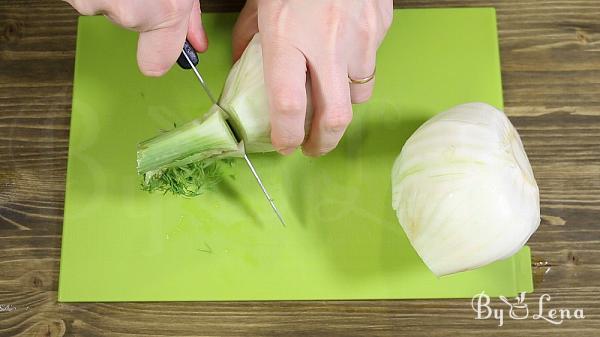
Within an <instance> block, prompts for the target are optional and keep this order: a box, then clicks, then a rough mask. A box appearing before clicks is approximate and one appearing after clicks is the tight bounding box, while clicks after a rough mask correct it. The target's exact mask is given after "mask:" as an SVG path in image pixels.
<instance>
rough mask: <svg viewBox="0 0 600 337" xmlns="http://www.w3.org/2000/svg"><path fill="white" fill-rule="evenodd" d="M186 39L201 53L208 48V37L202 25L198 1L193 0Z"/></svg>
mask: <svg viewBox="0 0 600 337" xmlns="http://www.w3.org/2000/svg"><path fill="white" fill-rule="evenodd" d="M187 40H188V41H189V42H190V43H191V44H192V47H194V49H196V51H198V52H200V53H203V52H205V51H206V49H207V48H208V38H207V37H206V32H205V31H204V27H203V26H202V16H201V11H200V2H199V1H194V4H193V5H192V11H191V13H190V21H189V23H188V31H187Z"/></svg>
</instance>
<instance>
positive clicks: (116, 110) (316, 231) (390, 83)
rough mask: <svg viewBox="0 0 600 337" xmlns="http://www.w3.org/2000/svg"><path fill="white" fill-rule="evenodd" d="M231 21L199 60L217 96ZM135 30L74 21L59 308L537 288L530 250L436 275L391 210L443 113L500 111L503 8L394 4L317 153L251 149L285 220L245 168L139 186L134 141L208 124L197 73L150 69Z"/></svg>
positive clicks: (214, 24)
mask: <svg viewBox="0 0 600 337" xmlns="http://www.w3.org/2000/svg"><path fill="white" fill-rule="evenodd" d="M234 21H235V15H232V14H204V15H203V22H204V24H205V27H206V29H207V31H208V35H209V37H210V38H211V45H210V48H209V51H208V52H207V53H206V54H204V55H202V56H201V61H200V67H201V69H202V72H203V74H204V75H205V79H206V81H207V82H208V83H209V85H210V86H211V87H212V89H213V91H214V92H217V93H218V92H220V89H221V87H222V85H223V82H224V79H225V77H226V75H227V72H228V69H229V67H230V65H231V64H230V59H231V58H230V41H231V37H230V35H231V28H232V25H233V23H234ZM135 51H136V34H135V33H132V32H128V31H125V30H123V29H120V28H117V27H115V26H114V25H112V24H111V23H109V22H108V21H107V20H105V19H104V18H102V17H82V18H80V20H79V30H78V37H77V57H76V62H75V82H74V90H73V112H72V117H71V135H70V150H69V161H68V171H67V188H66V199H65V216H64V230H63V241H62V256H61V265H60V285H59V300H60V301H189V300H308V299H391V298H440V297H442V298H444V297H445V298H448V297H469V298H470V297H471V296H473V295H474V294H477V293H480V292H481V291H485V292H486V293H488V294H490V295H499V294H503V295H507V296H509V295H514V294H516V293H517V292H520V291H532V278H531V267H530V255H529V250H528V248H524V249H523V250H521V252H519V253H518V254H517V255H515V256H513V257H512V258H509V259H506V260H504V261H500V262H496V263H494V264H491V265H489V266H486V267H484V268H480V269H478V270H473V271H469V272H463V273H460V274H456V275H452V276H447V277H443V278H436V277H435V276H434V275H433V274H432V273H431V272H430V271H429V270H428V269H427V267H426V266H425V265H424V264H423V263H422V262H421V260H420V259H419V257H418V255H417V254H416V253H415V251H414V250H413V248H412V247H411V245H410V243H409V242H408V240H407V238H406V236H405V235H404V233H403V231H402V228H401V227H400V225H399V224H398V221H397V220H396V217H395V214H394V212H393V210H392V207H391V186H390V170H391V167H392V163H393V161H394V159H395V157H396V156H397V155H398V153H399V152H400V149H401V148H402V145H403V144H404V142H405V140H406V139H407V138H408V137H409V136H410V134H411V133H412V132H413V131H414V130H415V129H416V128H417V127H418V126H419V125H420V124H421V123H422V122H423V121H424V120H426V119H427V118H429V117H430V116H432V115H433V114H435V113H436V112H439V111H442V110H444V109H447V108H449V107H451V106H453V105H455V104H459V103H464V102H470V101H483V102H487V103H490V104H493V105H495V106H497V107H500V108H501V107H502V86H501V79H500V66H499V56H498V43H497V32H496V20H495V12H494V10H493V9H443V10H438V9H436V10H399V11H396V12H395V19H394V23H393V25H392V27H391V29H390V31H389V33H388V35H387V37H386V39H385V41H384V43H383V45H382V46H381V48H380V50H379V53H378V60H377V61H378V62H377V78H376V81H377V82H376V88H375V92H374V95H373V98H372V99H371V101H369V102H368V103H367V104H363V105H360V106H355V107H354V120H353V122H352V124H351V126H350V128H349V130H348V132H347V134H346V135H345V137H344V139H343V141H342V143H341V144H340V146H339V147H338V148H337V149H336V150H335V151H333V152H332V153H331V154H329V155H327V156H325V157H322V158H306V157H304V156H302V154H301V153H299V151H298V152H297V153H295V154H293V155H291V156H288V157H282V156H280V155H278V154H254V155H251V157H252V160H253V161H254V163H255V165H256V168H257V169H258V171H259V172H260V174H261V175H262V177H263V180H264V183H265V185H266V186H267V187H268V189H269V191H270V192H271V194H272V195H273V197H274V198H275V200H276V202H277V205H278V206H279V208H280V210H281V212H282V213H283V215H284V217H285V219H286V221H287V224H288V225H287V227H286V228H284V227H282V226H281V224H280V223H279V222H278V220H277V218H276V217H275V215H274V214H273V212H272V211H271V208H270V207H269V205H268V203H267V202H266V200H265V199H264V197H263V195H262V193H261V191H260V189H259V188H258V186H257V184H256V182H255V181H254V179H253V177H252V176H251V174H250V172H249V171H248V170H247V167H246V166H245V165H244V163H243V162H240V161H238V162H235V163H234V167H233V175H234V177H233V178H229V177H228V178H226V181H225V182H224V183H223V184H221V185H220V186H219V187H218V188H217V189H216V190H215V191H214V192H211V193H208V194H206V195H203V196H200V197H197V198H193V199H185V198H181V197H174V196H171V195H161V194H148V193H146V192H143V191H141V190H140V189H139V180H138V177H137V176H136V170H135V166H136V144H137V142H139V141H140V140H143V139H146V138H148V137H151V136H153V135H155V134H156V133H157V132H159V130H161V129H169V128H171V127H172V126H173V123H178V124H179V123H183V122H185V121H188V120H190V119H192V118H194V117H198V116H199V115H200V114H202V113H203V112H205V111H206V110H207V109H208V107H209V105H210V104H209V101H208V98H207V97H206V95H205V94H204V92H203V91H202V90H201V88H200V86H199V84H198V83H197V81H196V79H195V77H194V76H193V74H192V73H191V72H189V71H184V70H181V69H178V68H173V69H172V70H171V71H170V72H169V73H168V74H167V75H166V76H164V77H162V78H146V77H143V76H142V75H141V74H140V73H139V71H138V69H137V65H136V60H135V54H136V53H135Z"/></svg>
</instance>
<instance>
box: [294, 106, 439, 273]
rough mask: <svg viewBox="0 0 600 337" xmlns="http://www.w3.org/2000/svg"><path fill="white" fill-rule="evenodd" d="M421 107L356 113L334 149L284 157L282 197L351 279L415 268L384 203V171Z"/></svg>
mask: <svg viewBox="0 0 600 337" xmlns="http://www.w3.org/2000/svg"><path fill="white" fill-rule="evenodd" d="M428 115H431V114H430V113H428V112H422V113H421V112H418V113H417V112H414V111H413V112H410V113H404V112H400V111H391V110H388V111H385V109H381V110H378V111H360V112H355V119H354V120H353V122H352V125H351V126H350V128H349V129H348V130H347V132H346V134H345V136H344V138H343V139H342V141H341V142H340V144H339V145H338V147H337V148H336V149H335V150H334V151H332V152H331V153H330V154H328V155H326V156H323V157H320V158H306V157H302V156H297V157H295V158H294V160H293V161H290V162H288V165H286V166H287V167H286V169H288V170H289V174H288V176H289V177H290V179H288V180H287V181H285V188H284V190H285V191H286V193H287V198H288V203H289V205H290V206H291V208H292V210H293V212H294V213H295V215H296V217H297V219H299V220H300V222H301V224H302V227H303V229H304V230H306V231H307V234H308V235H307V237H308V238H310V240H311V241H310V242H309V243H308V244H312V245H314V249H316V250H317V251H320V252H322V255H323V257H324V259H325V260H327V261H328V262H329V264H330V265H331V269H332V270H336V271H338V272H339V273H342V274H344V275H345V277H350V278H352V279H356V278H365V277H369V276H375V275H382V274H389V273H395V272H397V271H398V270H400V269H402V270H403V271H410V270H413V269H414V268H418V266H419V265H420V264H421V261H420V259H419V257H418V255H417V254H416V253H415V252H414V250H413V248H412V247H411V245H410V243H409V242H408V240H407V238H406V236H405V235H404V233H403V232H402V228H401V226H400V225H399V224H398V221H397V219H396V216H395V214H394V211H393V210H392V207H391V178H390V176H391V169H392V165H393V162H394V160H395V159H396V157H397V156H398V155H399V153H400V151H401V149H402V146H403V145H404V143H405V142H406V140H407V139H408V138H409V137H410V135H412V133H413V132H414V131H415V130H416V129H417V128H418V127H419V126H420V125H421V124H422V123H423V122H425V120H426V118H411V117H404V116H428Z"/></svg>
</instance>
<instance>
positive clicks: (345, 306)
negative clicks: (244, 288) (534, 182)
mask: <svg viewBox="0 0 600 337" xmlns="http://www.w3.org/2000/svg"><path fill="white" fill-rule="evenodd" d="M241 3H242V1H208V0H206V1H203V2H202V4H203V9H204V10H205V11H235V10H238V9H239V8H240V6H241ZM396 6H398V7H464V6H472V7H481V6H494V7H496V9H497V14H498V21H499V34H500V44H501V46H500V48H501V57H502V69H503V73H502V75H503V81H504V93H505V106H506V112H507V113H508V115H509V116H510V117H511V120H512V121H513V123H514V124H515V126H516V127H517V129H518V130H519V132H520V133H521V135H522V138H523V142H524V144H525V147H526V149H527V152H528V153H529V156H530V160H531V162H532V164H533V167H534V171H535V174H536V176H537V179H538V184H539V186H540V189H541V203H542V214H543V216H542V225H541V226H540V229H539V230H538V232H537V233H536V234H535V235H534V236H533V237H532V239H531V241H530V246H531V248H532V251H533V261H532V264H533V266H534V274H535V287H536V291H535V293H534V294H530V295H529V296H528V299H527V303H528V304H529V306H530V308H531V309H532V310H534V311H536V312H537V300H538V299H539V297H540V296H541V295H542V294H543V293H548V294H550V295H551V296H552V301H551V302H550V304H548V305H547V309H550V308H561V307H564V308H571V309H574V308H583V309H584V312H585V316H586V318H585V319H583V320H570V321H566V322H564V323H563V324H561V325H552V324H550V323H548V322H545V321H542V320H533V319H527V320H522V321H516V320H510V319H507V320H505V322H504V326H502V327H498V326H497V325H498V323H497V321H494V320H474V319H473V318H474V313H473V311H472V309H471V307H470V303H469V301H467V300H418V301H350V302H319V301H311V302H248V303H235V302H223V303H217V302H210V303H85V304H60V303H57V301H56V297H57V294H56V289H57V285H58V266H59V259H60V239H61V225H62V213H63V200H64V188H65V173H66V158H67V150H68V135H69V118H70V109H71V107H70V106H71V92H72V78H73V62H74V52H75V37H76V18H77V16H76V13H75V12H74V11H73V10H72V9H71V8H70V7H68V5H66V4H65V3H62V2H59V1H48V0H4V1H2V2H0V308H3V309H0V310H3V311H1V312H0V336H134V335H143V336H196V335H202V336H254V335H264V336H279V335H306V336H315V335H324V336H348V335H356V336H380V335H410V336H447V335H458V336H479V335H482V334H486V335H493V336H550V335H556V336H571V335H573V336H575V335H576V336H598V335H600V226H599V225H600V1H598V0H562V1H558V0H556V1H554V0H546V1H544V0H525V1H518V0H502V1H500V0H498V1H483V0H481V1H479V0H476V1H454V0H447V1H444V0H435V1H427V0H418V1H416V0H415V1H410V0H406V1H398V2H397V3H396ZM3 304H4V305H11V307H10V308H6V307H2V305H3ZM493 304H495V305H497V306H498V307H500V302H499V301H498V300H494V302H493ZM12 309H14V310H12ZM547 309H546V310H547ZM10 310H12V311H10ZM507 314H508V313H506V315H507Z"/></svg>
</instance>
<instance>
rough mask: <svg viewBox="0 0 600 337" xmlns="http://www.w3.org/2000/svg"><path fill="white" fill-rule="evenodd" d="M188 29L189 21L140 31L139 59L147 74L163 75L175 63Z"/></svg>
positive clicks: (142, 68)
mask: <svg viewBox="0 0 600 337" xmlns="http://www.w3.org/2000/svg"><path fill="white" fill-rule="evenodd" d="M187 30H188V24H187V22H180V23H178V24H176V25H174V26H169V27H165V28H159V29H156V30H149V31H146V32H142V33H140V37H139V39H138V48H137V60H138V66H139V68H140V71H141V72H142V73H143V74H144V75H146V76H162V75H164V74H165V73H166V72H167V71H169V69H170V68H171V66H172V65H173V64H174V63H175V61H176V60H177V58H178V57H179V54H180V53H181V47H182V46H183V44H184V42H185V37H186V33H187Z"/></svg>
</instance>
